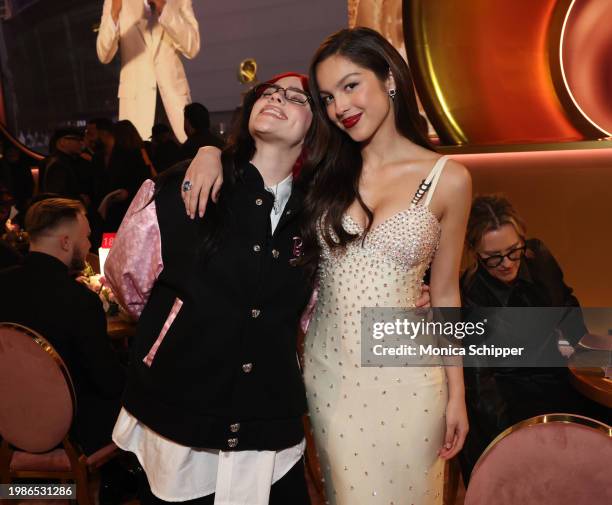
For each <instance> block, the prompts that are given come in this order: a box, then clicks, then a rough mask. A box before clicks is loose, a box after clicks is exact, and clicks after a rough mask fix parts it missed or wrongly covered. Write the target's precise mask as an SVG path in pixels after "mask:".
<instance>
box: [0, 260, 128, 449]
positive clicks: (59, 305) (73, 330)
mask: <svg viewBox="0 0 612 505" xmlns="http://www.w3.org/2000/svg"><path fill="white" fill-rule="evenodd" d="M0 286H2V288H1V291H0V293H1V295H0V296H1V297H2V301H1V302H0V321H10V322H14V323H19V324H23V325H24V326H28V327H30V328H32V329H33V330H35V331H37V332H38V333H40V334H41V335H42V336H43V337H45V338H46V339H47V340H48V341H49V342H50V343H51V344H52V345H53V347H54V348H55V349H56V350H57V352H58V353H59V355H60V356H61V357H62V359H63V360H64V362H65V363H66V366H67V367H68V370H69V372H70V375H71V377H72V381H73V383H74V387H75V389H76V397H77V410H76V417H75V421H74V424H73V434H74V436H75V438H76V439H77V441H78V442H79V443H80V444H81V445H82V447H83V449H84V451H85V452H86V453H87V454H90V453H92V452H94V451H95V450H97V449H99V448H101V447H103V446H104V445H106V444H108V443H110V441H111V440H110V435H111V432H112V428H113V425H114V423H115V420H116V418H117V414H118V412H119V406H120V398H121V393H122V391H123V386H124V383H125V372H124V370H123V369H122V368H121V366H120V364H119V362H118V360H117V358H116V356H115V355H114V353H113V351H112V349H111V347H110V341H109V339H108V336H107V334H106V317H105V314H104V310H103V309H102V303H101V302H100V300H99V298H98V296H97V295H96V294H95V293H93V292H92V291H90V290H89V289H87V288H86V287H85V286H83V285H82V284H79V283H78V282H76V281H75V280H74V279H73V278H72V277H70V276H69V275H68V268H67V267H66V265H64V263H62V262H61V261H59V260H58V259H57V258H55V257H53V256H49V255H47V254H42V253H36V252H33V253H30V254H29V255H28V256H26V257H25V260H24V264H23V265H22V266H17V267H11V268H8V269H5V270H3V271H1V272H0Z"/></svg>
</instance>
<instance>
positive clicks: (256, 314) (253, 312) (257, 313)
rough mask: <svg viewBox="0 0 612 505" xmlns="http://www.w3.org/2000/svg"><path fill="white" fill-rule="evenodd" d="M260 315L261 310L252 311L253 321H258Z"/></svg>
mask: <svg viewBox="0 0 612 505" xmlns="http://www.w3.org/2000/svg"><path fill="white" fill-rule="evenodd" d="M259 314H261V310H259V309H253V310H251V317H252V318H253V319H257V318H258V317H259Z"/></svg>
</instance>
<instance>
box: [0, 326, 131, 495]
mask: <svg viewBox="0 0 612 505" xmlns="http://www.w3.org/2000/svg"><path fill="white" fill-rule="evenodd" d="M0 402H1V407H0V436H1V437H2V446H1V448H0V482H2V483H4V484H6V483H10V482H11V481H12V480H13V479H17V478H29V479H31V478H41V479H47V480H48V479H59V480H62V481H68V480H73V481H74V482H75V483H76V494H77V496H76V499H77V501H78V503H79V504H80V505H93V504H94V503H95V500H94V499H93V496H92V495H93V492H92V491H93V488H95V487H96V486H95V484H96V482H97V480H98V472H97V469H98V468H99V467H100V466H101V465H103V464H104V463H106V462H107V461H108V460H110V459H111V458H112V457H114V456H115V455H116V454H117V453H118V452H119V450H118V449H117V446H115V444H112V443H111V444H109V445H108V446H106V447H104V448H102V449H100V450H99V451H97V452H96V453H94V454H92V455H90V456H85V455H84V454H83V453H82V452H81V451H80V449H79V448H78V446H77V445H76V444H74V443H73V442H72V441H71V440H70V437H69V435H68V432H69V430H70V426H71V424H72V419H73V417H74V412H75V409H76V398H75V393H74V387H73V384H72V380H71V379H70V374H69V373H68V369H67V368H66V365H65V364H64V362H63V361H62V359H61V358H60V356H59V355H58V354H57V352H56V351H55V350H54V349H53V346H52V345H51V344H50V343H49V342H48V341H47V340H45V339H44V338H43V337H42V336H41V335H39V334H37V333H35V332H34V331H32V330H30V329H29V328H26V327H25V326H21V325H18V324H13V323H0Z"/></svg>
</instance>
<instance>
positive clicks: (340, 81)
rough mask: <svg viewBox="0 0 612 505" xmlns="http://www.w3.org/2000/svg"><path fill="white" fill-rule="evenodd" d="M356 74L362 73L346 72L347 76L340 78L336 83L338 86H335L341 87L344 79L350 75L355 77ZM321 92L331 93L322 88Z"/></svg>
mask: <svg viewBox="0 0 612 505" xmlns="http://www.w3.org/2000/svg"><path fill="white" fill-rule="evenodd" d="M355 75H361V73H360V72H351V73H350V74H346V75H345V76H344V77H343V78H342V79H340V80H339V81H338V82H337V83H336V86H335V87H336V88H339V87H340V86H341V85H342V83H343V82H344V81H346V80H347V79H348V78H349V77H353V76H355ZM321 93H326V94H329V92H328V91H325V90H321Z"/></svg>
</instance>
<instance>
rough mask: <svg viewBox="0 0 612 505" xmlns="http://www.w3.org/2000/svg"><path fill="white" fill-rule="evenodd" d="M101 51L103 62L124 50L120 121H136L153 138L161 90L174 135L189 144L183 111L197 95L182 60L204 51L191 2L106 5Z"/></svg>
mask: <svg viewBox="0 0 612 505" xmlns="http://www.w3.org/2000/svg"><path fill="white" fill-rule="evenodd" d="M96 49H97V51H98V58H99V60H100V61H101V62H102V63H110V61H112V59H113V57H114V56H115V53H116V52H117V49H120V51H121V73H120V77H119V92H118V96H119V119H129V120H130V121H132V123H134V125H135V126H136V128H137V130H138V132H139V133H140V135H141V137H142V138H143V139H148V138H149V137H150V136H151V128H152V127H153V122H154V120H155V104H156V89H157V88H158V87H159V93H160V95H161V99H162V102H163V104H164V108H165V109H166V114H167V116H168V119H169V120H170V124H171V126H172V129H173V130H174V134H175V135H176V137H177V138H178V140H179V141H180V142H184V141H185V139H186V135H185V132H184V128H183V108H184V107H185V105H187V104H188V103H190V102H191V96H190V93H189V83H188V82H187V77H186V75H185V69H184V68H183V64H182V62H181V58H180V55H181V54H183V55H184V56H185V57H186V58H189V59H192V58H195V56H196V55H197V54H198V52H199V51H200V33H199V28H198V22H197V20H196V18H195V15H194V13H193V7H192V5H191V0H104V7H103V10H102V20H101V21H100V30H99V32H98V39H97V42H96Z"/></svg>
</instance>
